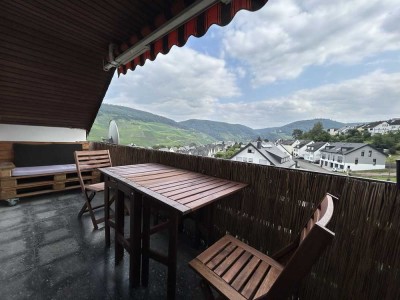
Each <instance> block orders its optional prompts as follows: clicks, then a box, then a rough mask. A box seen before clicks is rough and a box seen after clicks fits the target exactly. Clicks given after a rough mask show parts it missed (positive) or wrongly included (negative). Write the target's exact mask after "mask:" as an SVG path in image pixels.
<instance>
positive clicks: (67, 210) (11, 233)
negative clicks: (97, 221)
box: [0, 192, 203, 300]
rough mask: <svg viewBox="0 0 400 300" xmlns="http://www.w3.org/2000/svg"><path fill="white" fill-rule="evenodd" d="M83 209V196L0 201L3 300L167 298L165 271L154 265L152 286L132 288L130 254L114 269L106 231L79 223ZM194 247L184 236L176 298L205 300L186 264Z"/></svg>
mask: <svg viewBox="0 0 400 300" xmlns="http://www.w3.org/2000/svg"><path fill="white" fill-rule="evenodd" d="M97 201H101V197H98V199H97ZM82 204H83V198H82V197H81V194H80V193H79V192H68V193H58V194H50V195H46V196H38V197H31V198H27V199H22V200H21V201H20V203H19V204H18V205H17V206H13V207H8V206H7V205H6V203H5V202H2V201H0V299H5V300H9V299H40V300H41V299H165V298H166V291H167V289H166V274H167V268H166V267H165V266H163V265H161V264H159V263H157V262H154V261H150V278H149V286H148V287H147V288H143V287H142V288H136V289H131V288H130V287H129V280H128V274H129V256H128V254H127V253H125V256H124V259H123V261H122V262H121V263H120V264H119V265H118V266H115V261H114V248H113V246H111V248H106V247H105V243H104V230H103V228H102V227H100V228H99V230H93V226H92V224H91V221H90V218H89V216H88V215H86V216H83V217H82V219H81V220H79V219H78V218H77V214H78V211H79V209H80V208H81V206H82ZM126 227H128V228H129V226H126ZM166 240H167V236H166V235H164V234H162V233H161V234H155V235H153V236H152V240H151V245H152V247H153V248H156V249H165V250H166V249H167V247H166V246H167V245H166ZM192 245H193V244H192V242H191V241H190V239H189V238H188V237H187V236H186V235H185V234H181V235H180V239H179V252H178V272H177V273H178V276H177V294H176V298H177V299H190V298H191V299H203V296H202V293H201V290H200V286H199V280H200V279H199V278H198V277H197V275H196V274H195V273H194V272H193V271H192V270H191V269H190V268H189V267H188V264H187V263H188V262H189V261H190V260H191V259H193V258H194V257H195V256H196V255H197V254H198V253H199V252H200V250H198V249H195V248H194V247H192Z"/></svg>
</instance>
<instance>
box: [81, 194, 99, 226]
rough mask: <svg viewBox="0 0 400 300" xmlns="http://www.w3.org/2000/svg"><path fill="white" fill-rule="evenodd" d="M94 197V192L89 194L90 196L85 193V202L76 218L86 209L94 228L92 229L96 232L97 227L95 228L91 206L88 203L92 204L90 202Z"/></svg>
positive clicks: (94, 218) (95, 222)
mask: <svg viewBox="0 0 400 300" xmlns="http://www.w3.org/2000/svg"><path fill="white" fill-rule="evenodd" d="M95 195H96V192H91V193H90V195H88V194H87V193H86V192H85V196H86V201H85V204H84V205H83V206H82V208H81V210H80V212H79V214H78V217H79V218H80V217H82V214H83V213H84V212H85V211H86V209H87V212H88V213H89V214H90V218H91V219H92V223H93V227H94V229H96V230H97V229H98V226H97V221H96V217H95V215H94V213H93V208H92V204H91V203H90V202H92V200H93V198H94V196H95Z"/></svg>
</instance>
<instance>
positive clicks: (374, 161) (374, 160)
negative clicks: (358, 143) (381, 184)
mask: <svg viewBox="0 0 400 300" xmlns="http://www.w3.org/2000/svg"><path fill="white" fill-rule="evenodd" d="M372 164H373V165H374V166H375V165H376V158H374V159H373V160H372Z"/></svg>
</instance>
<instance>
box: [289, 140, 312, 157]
mask: <svg viewBox="0 0 400 300" xmlns="http://www.w3.org/2000/svg"><path fill="white" fill-rule="evenodd" d="M312 143H314V142H313V141H309V140H300V141H299V144H297V145H296V146H294V147H293V157H294V158H304V155H305V154H306V150H307V146H308V145H310V144H312Z"/></svg>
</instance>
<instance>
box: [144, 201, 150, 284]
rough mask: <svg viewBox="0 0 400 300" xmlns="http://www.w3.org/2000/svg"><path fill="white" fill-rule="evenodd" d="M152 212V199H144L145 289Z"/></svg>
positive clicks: (147, 274) (147, 277) (147, 280)
mask: <svg viewBox="0 0 400 300" xmlns="http://www.w3.org/2000/svg"><path fill="white" fill-rule="evenodd" d="M150 210H151V206H150V199H149V198H147V197H143V236H142V239H143V240H142V285H143V286H145V287H147V285H148V283H149V251H150Z"/></svg>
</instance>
